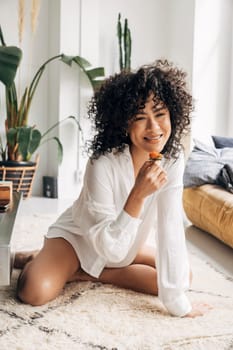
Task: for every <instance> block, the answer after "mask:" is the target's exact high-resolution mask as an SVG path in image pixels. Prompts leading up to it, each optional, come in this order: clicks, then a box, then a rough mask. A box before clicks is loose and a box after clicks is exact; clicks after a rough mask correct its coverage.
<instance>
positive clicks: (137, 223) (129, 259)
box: [16, 60, 208, 317]
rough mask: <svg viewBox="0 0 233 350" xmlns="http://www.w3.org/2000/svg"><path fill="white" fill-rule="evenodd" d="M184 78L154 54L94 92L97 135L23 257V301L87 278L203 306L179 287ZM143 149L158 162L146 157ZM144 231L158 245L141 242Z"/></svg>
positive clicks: (182, 277)
mask: <svg viewBox="0 0 233 350" xmlns="http://www.w3.org/2000/svg"><path fill="white" fill-rule="evenodd" d="M185 76H186V75H185V73H184V72H183V71H181V70H179V69H178V68H176V67H174V66H173V64H172V63H169V62H167V61H161V60H158V61H156V62H155V63H154V64H152V65H148V66H143V67H141V68H140V69H139V70H137V71H136V72H123V73H120V74H116V75H115V76H112V77H110V78H109V79H107V80H106V81H105V82H104V84H103V85H102V87H101V88H100V90H99V91H98V92H96V93H95V96H94V97H93V99H92V100H91V102H90V106H89V110H88V115H89V117H90V119H91V120H92V121H93V122H94V126H95V136H94V138H93V140H92V142H91V143H90V144H89V151H91V155H90V159H89V161H88V163H87V167H86V172H85V176H84V183H83V188H82V191H81V194H80V196H79V198H78V199H77V200H76V201H75V202H74V204H73V205H72V207H70V208H68V209H67V210H66V211H65V212H64V213H63V214H62V215H61V216H60V217H59V218H58V220H57V221H56V222H55V223H54V224H53V225H52V226H51V227H50V228H49V231H48V234H47V235H46V238H45V242H44V247H43V248H42V250H41V251H40V252H39V253H38V254H36V256H35V257H34V258H33V259H31V258H30V257H29V258H28V256H24V259H27V260H28V261H29V260H30V259H31V261H30V262H28V263H27V264H26V265H25V267H24V269H23V271H22V273H21V275H20V277H19V281H18V297H19V299H20V300H21V301H23V302H25V303H30V304H32V305H41V304H44V303H46V302H48V301H50V300H51V299H53V298H55V297H56V296H57V295H58V294H59V293H60V291H61V290H62V288H63V287H64V285H65V284H66V283H67V282H69V281H77V282H78V281H83V280H84V281H87V280H90V281H100V282H102V283H112V284H114V285H116V286H120V287H123V288H129V289H132V290H135V291H138V292H143V293H149V294H153V295H158V296H159V298H160V300H161V301H162V302H163V303H164V305H165V307H166V308H167V310H168V311H169V313H170V314H171V315H174V316H180V317H182V316H189V317H195V316H198V315H202V314H204V312H206V311H207V309H208V306H207V305H205V304H198V305H195V306H192V305H191V304H190V301H189V300H188V298H187V296H186V294H185V291H187V290H188V289H189V285H190V279H191V278H190V275H191V273H190V267H189V261H188V254H187V250H186V244H185V234H184V228H183V218H182V210H183V209H182V190H183V184H182V178H183V167H184V159H183V154H182V147H181V137H182V135H183V133H184V132H186V131H187V130H188V126H189V124H190V113H191V111H192V97H191V95H190V94H189V93H188V92H187V89H186V83H185ZM150 152H158V153H162V155H163V158H162V160H161V161H156V160H153V159H152V160H151V159H149V153H150ZM149 234H153V235H154V237H155V241H156V249H154V248H151V247H149V246H147V245H145V241H146V239H147V237H148V235H149ZM17 259H18V260H17ZM20 259H21V261H22V256H21V257H20V256H18V258H17V257H16V264H18V263H19V260H20Z"/></svg>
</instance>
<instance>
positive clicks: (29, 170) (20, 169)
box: [0, 156, 39, 198]
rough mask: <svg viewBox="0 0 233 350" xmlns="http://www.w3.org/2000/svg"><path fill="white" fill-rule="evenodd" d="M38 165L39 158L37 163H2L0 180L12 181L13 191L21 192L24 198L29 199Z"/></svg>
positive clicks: (0, 164) (0, 165)
mask: <svg viewBox="0 0 233 350" xmlns="http://www.w3.org/2000/svg"><path fill="white" fill-rule="evenodd" d="M38 163H39V157H38V156H37V158H36V161H35V162H16V161H6V162H0V180H1V181H12V183H13V191H15V192H21V193H22V194H23V197H24V198H28V197H30V195H31V192H32V185H33V180H34V177H35V173H36V169H37V167H38Z"/></svg>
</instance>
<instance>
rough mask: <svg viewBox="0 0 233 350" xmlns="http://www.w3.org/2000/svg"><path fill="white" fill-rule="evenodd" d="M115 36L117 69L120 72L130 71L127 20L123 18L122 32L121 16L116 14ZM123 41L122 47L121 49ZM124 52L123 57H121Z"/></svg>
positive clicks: (129, 35) (129, 42) (129, 37)
mask: <svg viewBox="0 0 233 350" xmlns="http://www.w3.org/2000/svg"><path fill="white" fill-rule="evenodd" d="M117 36H118V46H119V67H120V71H124V70H125V71H130V70H131V32H130V29H129V27H128V19H127V18H125V21H124V31H123V32H122V25H121V14H120V13H119V14H118V22H117ZM122 39H123V47H122ZM123 51H124V55H123Z"/></svg>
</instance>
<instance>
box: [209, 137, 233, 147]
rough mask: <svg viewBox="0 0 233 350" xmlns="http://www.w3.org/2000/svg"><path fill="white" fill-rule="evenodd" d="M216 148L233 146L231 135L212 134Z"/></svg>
mask: <svg viewBox="0 0 233 350" xmlns="http://www.w3.org/2000/svg"><path fill="white" fill-rule="evenodd" d="M212 139H213V141H214V145H215V147H216V148H224V147H233V138H232V137H223V136H212Z"/></svg>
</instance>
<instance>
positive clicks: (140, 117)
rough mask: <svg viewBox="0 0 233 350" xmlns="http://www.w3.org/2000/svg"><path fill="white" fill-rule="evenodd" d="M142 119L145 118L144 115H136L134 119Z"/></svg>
mask: <svg viewBox="0 0 233 350" xmlns="http://www.w3.org/2000/svg"><path fill="white" fill-rule="evenodd" d="M144 119H145V116H143V115H138V116H136V117H135V121H138V120H144Z"/></svg>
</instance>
